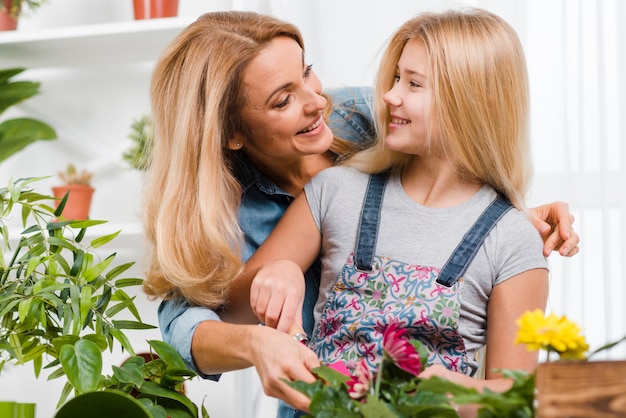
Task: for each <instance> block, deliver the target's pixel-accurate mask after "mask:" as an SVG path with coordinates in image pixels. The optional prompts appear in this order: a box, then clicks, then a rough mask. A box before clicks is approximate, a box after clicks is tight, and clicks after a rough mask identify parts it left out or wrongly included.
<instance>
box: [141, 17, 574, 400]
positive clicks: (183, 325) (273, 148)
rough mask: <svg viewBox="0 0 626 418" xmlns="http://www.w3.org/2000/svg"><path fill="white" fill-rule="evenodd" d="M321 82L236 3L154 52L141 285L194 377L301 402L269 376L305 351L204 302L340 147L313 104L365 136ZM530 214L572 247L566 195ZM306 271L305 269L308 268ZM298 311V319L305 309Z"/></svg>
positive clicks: (553, 239)
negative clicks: (254, 375) (227, 378)
mask: <svg viewBox="0 0 626 418" xmlns="http://www.w3.org/2000/svg"><path fill="white" fill-rule="evenodd" d="M321 92H322V86H321V84H320V82H319V80H318V79H317V77H316V76H315V74H314V73H313V72H312V71H311V68H310V67H309V66H308V65H306V62H305V60H304V48H303V41H302V38H301V35H300V33H299V31H298V30H297V28H295V27H294V26H292V25H290V24H288V23H286V22H283V21H280V20H278V19H275V18H272V17H270V16H264V15H258V14H255V13H248V12H217V13H209V14H206V15H203V16H201V17H200V18H199V19H198V20H197V21H196V22H194V23H192V24H191V25H189V26H188V27H187V28H186V29H185V30H183V31H182V33H181V34H180V35H179V36H178V37H177V38H176V39H175V40H174V41H173V42H172V44H171V45H170V46H169V47H168V48H167V49H166V51H165V52H164V54H163V56H162V57H161V59H160V60H159V62H158V63H157V65H156V67H155V70H154V75H153V80H152V85H151V98H152V106H153V118H154V122H155V135H156V136H155V144H154V152H153V160H152V165H151V170H150V174H149V175H150V179H149V184H148V188H147V191H146V196H145V199H146V203H145V211H144V219H145V228H146V233H147V237H148V243H149V246H150V250H151V257H150V260H149V265H148V271H147V275H146V281H145V290H146V293H147V294H148V295H151V296H153V297H158V298H162V299H164V300H166V301H167V302H165V303H164V304H162V306H161V308H160V311H159V321H160V325H161V330H162V332H163V337H164V340H165V341H166V342H168V343H170V344H172V345H174V346H175V347H176V348H177V350H178V351H179V352H180V353H181V355H182V356H183V357H184V358H185V360H186V362H187V363H188V365H189V366H190V367H192V368H194V369H196V370H198V371H199V372H200V374H201V375H203V376H205V377H209V376H208V375H213V374H218V373H221V372H224V371H228V370H234V369H240V368H245V367H249V366H250V365H254V366H255V367H256V368H257V371H258V373H259V376H260V377H261V380H262V382H263V385H264V388H265V392H266V394H268V395H270V396H275V397H279V398H281V399H284V400H286V401H287V402H289V403H290V404H292V405H294V406H296V407H299V408H302V407H306V405H307V403H308V400H307V399H306V398H305V397H304V396H303V395H301V394H299V393H297V392H296V391H294V390H292V389H290V388H289V387H287V385H285V384H284V383H283V382H282V381H281V378H287V379H291V380H305V381H311V380H312V379H313V376H312V375H311V374H310V372H309V369H310V367H313V366H315V365H316V364H318V362H317V358H316V356H315V355H314V354H313V353H312V352H311V351H310V350H308V349H307V348H306V347H304V346H303V345H301V344H299V343H297V342H296V341H295V340H294V339H292V338H291V337H289V336H288V335H286V334H283V333H280V332H276V331H275V330H273V329H270V328H269V327H259V326H254V325H233V324H228V323H225V322H219V320H220V318H219V316H218V315H217V313H216V312H218V313H219V312H220V311H221V308H222V307H223V306H224V305H225V304H226V303H227V301H226V298H225V294H226V291H227V290H228V287H229V284H230V280H231V278H233V277H234V276H235V275H236V274H237V273H239V271H240V270H241V267H242V262H243V261H245V260H247V258H248V257H249V256H250V255H251V254H252V253H253V252H254V250H255V249H256V248H257V247H258V246H259V245H260V244H261V243H262V241H263V240H264V239H265V237H266V236H267V235H268V234H269V232H270V231H271V230H272V229H273V227H274V226H275V224H276V223H277V221H278V219H279V218H280V216H281V215H282V213H283V212H284V210H285V209H286V208H287V206H288V205H289V204H290V203H291V201H292V200H293V196H296V195H297V194H298V193H299V192H300V191H302V189H303V187H304V184H306V183H307V182H308V181H309V180H310V179H311V178H312V177H313V176H314V175H315V174H317V173H318V172H319V171H321V170H322V169H324V168H327V167H330V166H333V165H335V164H336V162H337V160H338V159H339V158H341V157H343V156H344V155H345V154H346V152H349V151H350V149H351V147H350V146H349V142H346V141H342V140H341V139H339V138H335V137H334V136H333V133H332V132H331V131H330V129H329V128H328V125H327V123H326V121H325V119H324V118H323V117H322V116H325V115H327V114H328V113H329V112H330V113H331V116H330V117H331V118H332V117H333V115H334V116H335V120H337V121H338V127H339V128H340V129H338V130H335V132H336V133H338V132H339V131H342V133H340V134H339V133H338V134H337V136H343V137H347V136H349V135H345V133H346V132H351V131H352V136H353V137H354V138H355V139H357V140H359V141H363V142H366V141H367V137H368V135H367V133H368V131H370V129H369V128H368V126H370V125H369V124H370V122H369V119H370V118H369V114H367V115H365V116H366V117H365V118H363V113H368V112H367V105H366V104H365V99H364V96H363V93H362V90H360V89H357V90H350V91H348V92H343V93H342V94H343V97H344V99H341V100H337V101H336V103H335V107H334V108H331V107H330V105H329V101H328V100H327V99H326V98H325V97H324V96H322V95H321ZM346 97H347V98H346ZM344 105H345V106H344ZM333 129H334V128H333ZM355 130H356V133H355ZM534 216H535V217H536V218H537V219H536V220H535V225H536V226H537V228H538V229H541V230H542V232H544V233H545V235H544V236H545V237H546V238H547V239H546V241H545V248H546V250H549V251H551V250H552V249H560V251H561V253H563V254H566V253H569V254H568V255H574V254H575V253H576V252H577V251H578V247H577V243H578V236H577V235H576V234H575V233H573V232H570V231H571V222H572V220H573V219H572V218H571V215H570V214H569V212H568V209H567V205H565V204H563V203H555V204H552V205H546V206H542V207H540V208H537V209H536V210H535V212H534ZM544 221H547V222H548V223H549V224H550V225H552V226H553V227H555V228H554V230H552V229H551V227H550V226H549V225H548V224H547V223H545V222H544ZM556 227H558V229H556ZM544 229H546V230H544ZM550 231H551V232H550ZM242 260H243V261H242ZM318 274H319V271H318V270H315V269H312V270H310V271H308V272H307V280H308V278H309V277H313V278H317V277H318ZM316 294H317V292H313V296H314V297H316ZM300 303H302V302H301V301H297V302H296V304H300ZM208 308H210V309H213V311H211V310H209V309H208ZM303 312H304V316H305V319H306V316H307V312H308V314H309V317H310V314H311V308H310V307H309V308H306V309H304V311H303ZM231 319H233V320H236V319H237V318H231Z"/></svg>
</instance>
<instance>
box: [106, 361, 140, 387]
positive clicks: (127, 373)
mask: <svg viewBox="0 0 626 418" xmlns="http://www.w3.org/2000/svg"><path fill="white" fill-rule="evenodd" d="M113 376H115V378H116V379H117V380H118V381H120V382H121V383H131V384H133V385H134V386H137V387H139V386H141V384H142V383H143V373H142V372H141V367H137V365H136V364H133V363H125V364H124V365H123V366H122V367H117V366H113Z"/></svg>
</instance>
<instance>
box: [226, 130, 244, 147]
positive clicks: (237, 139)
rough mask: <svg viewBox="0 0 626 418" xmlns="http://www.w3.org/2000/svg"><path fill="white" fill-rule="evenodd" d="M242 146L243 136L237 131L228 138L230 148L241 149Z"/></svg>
mask: <svg viewBox="0 0 626 418" xmlns="http://www.w3.org/2000/svg"><path fill="white" fill-rule="evenodd" d="M241 148H243V136H242V135H241V134H239V133H237V134H235V135H234V136H233V137H232V138H231V139H229V140H228V149H230V150H233V151H239V150H240V149H241Z"/></svg>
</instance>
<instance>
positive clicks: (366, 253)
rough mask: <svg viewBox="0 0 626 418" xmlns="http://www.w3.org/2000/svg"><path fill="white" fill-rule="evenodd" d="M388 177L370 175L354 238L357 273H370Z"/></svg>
mask: <svg viewBox="0 0 626 418" xmlns="http://www.w3.org/2000/svg"><path fill="white" fill-rule="evenodd" d="M388 177H389V173H388V172H384V173H379V174H372V175H370V179H369V183H368V185H367V191H366V192H365V199H364V201H363V208H362V209H361V220H360V222H359V230H358V232H357V238H356V239H357V247H356V253H355V255H354V262H355V267H356V269H357V270H359V271H372V263H373V260H374V251H375V249H376V239H377V238H378V222H379V221H380V208H381V207H382V205H383V195H384V194H385V186H386V185H387V178H388Z"/></svg>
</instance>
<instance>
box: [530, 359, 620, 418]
mask: <svg viewBox="0 0 626 418" xmlns="http://www.w3.org/2000/svg"><path fill="white" fill-rule="evenodd" d="M536 389H537V394H536V400H537V417H538V418H565V417H568V418H570V417H571V418H590V417H594V418H617V417H625V416H626V361H571V362H565V361H557V362H552V363H542V364H540V365H539V367H538V368H537V383H536Z"/></svg>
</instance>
